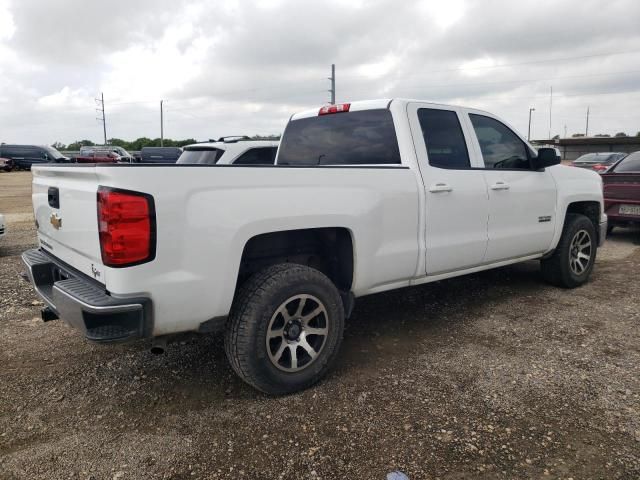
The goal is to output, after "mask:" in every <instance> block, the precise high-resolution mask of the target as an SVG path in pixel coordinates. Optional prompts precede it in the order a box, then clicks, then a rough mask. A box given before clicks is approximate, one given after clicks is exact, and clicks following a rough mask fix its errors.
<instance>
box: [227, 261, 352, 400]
mask: <svg viewBox="0 0 640 480" xmlns="http://www.w3.org/2000/svg"><path fill="white" fill-rule="evenodd" d="M343 329H344V310H343V306H342V301H341V298H340V294H339V292H338V290H337V289H336V287H335V286H334V285H333V283H332V282H331V280H329V279H328V278H327V277H326V276H325V275H323V274H322V273H321V272H319V271H318V270H315V269H313V268H310V267H307V266H304V265H294V264H279V265H274V266H271V267H268V268H266V269H264V270H262V271H261V272H258V273H256V274H254V275H253V276H252V277H251V278H250V279H249V280H247V281H246V282H245V283H244V284H243V285H242V287H240V290H239V292H238V294H237V296H236V299H235V301H234V304H233V306H232V309H231V313H230V315H229V322H228V324H227V331H226V336H225V350H226V353H227V357H228V358H229V361H230V363H231V365H232V367H233V369H234V370H235V372H236V373H237V374H238V375H239V376H240V377H241V378H242V379H243V380H244V381H245V382H247V383H249V384H250V385H252V386H254V387H255V388H257V389H259V390H262V391H263V392H265V393H268V394H272V395H282V394H287V393H292V392H295V391H298V390H302V389H305V388H307V387H309V386H311V385H313V384H314V383H316V382H317V381H318V380H320V379H321V378H322V377H323V376H324V375H325V374H326V372H327V370H328V369H329V367H330V366H331V363H332V362H333V360H334V359H335V357H336V354H337V352H338V349H339V347H340V343H341V342H342V333H343Z"/></svg>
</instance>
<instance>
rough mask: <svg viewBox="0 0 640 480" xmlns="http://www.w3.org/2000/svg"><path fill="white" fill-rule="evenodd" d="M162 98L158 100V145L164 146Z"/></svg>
mask: <svg viewBox="0 0 640 480" xmlns="http://www.w3.org/2000/svg"><path fill="white" fill-rule="evenodd" d="M162 102H163V101H162V100H160V146H161V147H164V113H163V111H162Z"/></svg>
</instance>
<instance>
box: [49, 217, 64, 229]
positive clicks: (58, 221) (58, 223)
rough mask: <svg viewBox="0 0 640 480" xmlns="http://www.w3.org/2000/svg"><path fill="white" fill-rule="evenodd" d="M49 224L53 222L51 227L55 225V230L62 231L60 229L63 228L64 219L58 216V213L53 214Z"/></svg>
mask: <svg viewBox="0 0 640 480" xmlns="http://www.w3.org/2000/svg"><path fill="white" fill-rule="evenodd" d="M49 222H51V225H53V228H55V229H56V230H60V228H61V227H62V219H61V218H60V217H59V216H58V214H57V213H52V214H51V217H50V218H49Z"/></svg>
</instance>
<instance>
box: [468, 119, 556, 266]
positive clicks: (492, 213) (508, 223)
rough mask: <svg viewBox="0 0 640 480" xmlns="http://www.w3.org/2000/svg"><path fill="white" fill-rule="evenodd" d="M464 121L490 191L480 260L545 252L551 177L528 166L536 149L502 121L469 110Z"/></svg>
mask: <svg viewBox="0 0 640 480" xmlns="http://www.w3.org/2000/svg"><path fill="white" fill-rule="evenodd" d="M469 121H470V124H471V126H472V128H473V130H474V132H475V141H476V144H475V146H474V147H475V148H474V150H475V152H476V154H477V155H478V156H480V157H481V159H482V161H483V163H484V177H485V180H486V182H487V188H488V192H489V245H488V247H487V254H486V256H485V263H493V262H497V261H500V260H509V259H512V258H517V257H524V256H527V255H533V254H537V253H542V252H545V251H546V250H548V249H549V248H550V246H551V242H552V239H553V234H554V232H555V215H556V184H555V181H554V180H553V177H552V176H551V174H550V173H549V172H548V171H547V170H540V171H536V170H532V169H531V157H532V155H534V154H535V153H534V152H532V151H531V149H530V148H529V147H528V146H527V145H526V143H525V142H524V141H523V140H522V139H521V138H520V137H519V136H518V135H516V134H515V133H514V132H513V130H511V129H510V128H509V127H507V126H506V125H505V124H504V123H502V122H500V121H499V120H497V119H495V118H492V117H490V116H488V115H486V114H484V113H483V114H480V113H470V114H469Z"/></svg>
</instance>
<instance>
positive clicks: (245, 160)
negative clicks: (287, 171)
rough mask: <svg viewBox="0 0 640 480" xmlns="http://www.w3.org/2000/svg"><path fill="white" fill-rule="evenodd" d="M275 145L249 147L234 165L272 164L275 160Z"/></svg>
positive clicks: (276, 149)
mask: <svg viewBox="0 0 640 480" xmlns="http://www.w3.org/2000/svg"><path fill="white" fill-rule="evenodd" d="M277 151H278V148H277V147H262V148H251V149H249V150H247V151H246V152H244V153H243V154H242V155H240V156H239V157H238V158H237V159H236V160H235V161H234V162H233V164H234V165H273V163H274V162H275V160H276V152H277Z"/></svg>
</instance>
